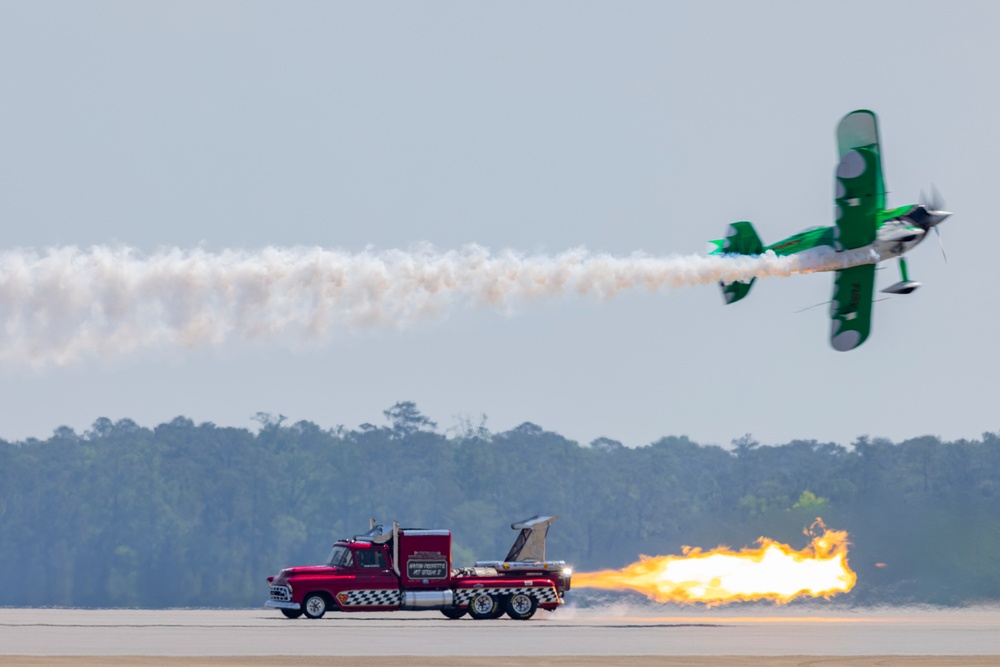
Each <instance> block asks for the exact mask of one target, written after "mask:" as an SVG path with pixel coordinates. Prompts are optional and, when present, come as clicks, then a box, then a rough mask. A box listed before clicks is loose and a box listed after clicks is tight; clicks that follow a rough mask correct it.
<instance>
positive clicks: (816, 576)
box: [573, 519, 858, 606]
mask: <svg viewBox="0 0 1000 667" xmlns="http://www.w3.org/2000/svg"><path fill="white" fill-rule="evenodd" d="M818 530H822V531H823V533H822V534H817V532H818ZM804 532H805V534H806V535H808V536H810V537H812V541H811V542H810V543H809V545H808V546H806V547H805V548H804V549H802V550H801V551H796V550H795V549H792V548H791V547H790V546H788V545H787V544H781V543H780V542H775V541H774V540H772V539H769V538H766V537H761V538H760V539H759V540H757V543H758V544H759V545H760V546H758V547H757V548H755V549H751V548H745V549H741V550H739V551H733V550H732V549H729V548H728V547H722V546H720V547H717V548H715V549H712V550H711V551H702V550H701V549H699V548H691V547H684V548H683V554H684V555H682V556H656V557H655V558H650V557H649V556H640V560H639V562H637V563H632V564H631V565H629V566H627V567H625V568H623V569H621V570H602V571H600V572H577V573H574V574H573V587H574V588H603V589H611V590H623V589H628V590H634V591H638V592H640V593H643V594H644V595H646V596H648V597H650V598H652V599H654V600H656V601H657V602H705V603H707V604H708V605H709V606H711V605H717V604H725V603H727V602H738V601H746V600H773V601H775V602H777V603H779V604H780V603H783V602H788V601H789V600H792V599H794V598H797V597H801V596H810V597H829V596H831V595H836V594H837V593H846V592H847V591H849V590H851V589H852V588H854V584H855V582H856V581H857V579H858V575H857V574H855V573H854V571H853V570H851V568H850V566H849V565H848V563H847V545H848V544H849V543H848V541H847V532H846V531H842V530H828V529H827V528H826V526H825V525H823V522H822V520H820V519H817V520H816V522H815V523H814V524H813V525H812V526H811V527H809V528H807V529H806V530H805V531H804Z"/></svg>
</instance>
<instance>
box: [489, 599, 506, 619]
mask: <svg viewBox="0 0 1000 667" xmlns="http://www.w3.org/2000/svg"><path fill="white" fill-rule="evenodd" d="M505 609H507V603H506V602H505V601H504V599H503V598H500V599H498V600H497V607H496V609H494V610H493V613H492V614H490V618H500V617H501V616H503V612H504V610H505Z"/></svg>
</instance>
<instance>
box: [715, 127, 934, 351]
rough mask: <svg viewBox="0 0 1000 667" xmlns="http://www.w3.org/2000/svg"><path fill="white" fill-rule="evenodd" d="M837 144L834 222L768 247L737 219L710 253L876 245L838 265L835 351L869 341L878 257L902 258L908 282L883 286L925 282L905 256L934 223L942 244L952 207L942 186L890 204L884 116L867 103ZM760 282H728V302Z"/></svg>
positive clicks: (905, 289)
mask: <svg viewBox="0 0 1000 667" xmlns="http://www.w3.org/2000/svg"><path fill="white" fill-rule="evenodd" d="M837 150H838V152H839V154H840V163H839V164H838V165H837V172H836V179H835V183H836V185H835V188H836V194H835V196H834V202H835V206H834V215H835V217H836V223H835V224H834V226H832V227H815V228H813V229H808V230H806V231H804V232H800V233H799V234H796V235H794V236H790V237H788V238H787V239H784V240H782V241H778V242H777V243H775V244H773V245H769V246H765V245H763V244H762V243H761V241H760V237H758V236H757V232H756V231H754V228H753V225H752V224H750V223H749V222H746V221H743V222H734V223H733V224H732V225H730V226H729V230H728V233H727V235H726V238H724V239H720V240H718V241H711V243H712V244H714V248H713V249H712V250H711V252H710V254H713V255H724V254H739V255H760V254H762V253H764V252H767V251H768V250H770V251H773V252H774V254H776V255H791V254H794V253H799V252H803V251H805V250H811V249H813V248H822V247H827V248H831V249H832V250H834V251H836V252H844V251H847V250H851V251H855V250H862V251H864V250H870V251H871V252H868V253H865V252H855V253H852V256H854V257H858V258H859V259H858V261H857V263H853V264H849V265H848V266H847V268H841V269H839V270H837V271H836V276H835V278H834V288H833V301H832V302H831V306H830V317H831V318H832V320H833V322H832V329H831V331H830V344H831V345H832V346H833V348H834V349H835V350H840V351H847V350H853V349H854V348H856V347H858V346H859V345H861V344H862V343H864V342H865V339H867V338H868V333H869V331H870V330H871V314H872V296H873V292H874V290H875V265H876V263H877V262H879V261H882V260H885V259H891V258H893V257H898V258H899V268H900V272H901V273H902V280H901V281H900V282H898V283H896V284H894V285H892V286H890V287H887V288H886V289H884V290H882V291H883V292H887V293H889V294H909V293H910V292H912V291H913V290H915V289H917V288H918V287H920V283H918V282H914V281H911V280H910V278H909V275H908V274H907V270H906V260H905V259H904V258H903V255H904V254H905V253H906V252H908V251H909V250H911V249H912V248H914V247H915V246H916V245H918V244H919V243H920V242H921V241H923V240H924V239H925V238H927V235H928V233H929V232H930V231H931V229H933V230H934V231H935V233H937V234H938V235H939V237H938V241H939V242H940V233H941V232H940V230H938V228H937V226H938V225H939V224H941V223H942V222H944V220H945V219H946V218H947V217H948V216H950V215H951V213H949V212H948V211H944V210H942V208H943V206H944V204H943V202H941V197H940V195H939V194H938V193H937V190H934V194H933V196H932V198H931V200H930V201H926V202H925V201H921V203H920V204H909V205H906V206H900V207H898V208H890V209H887V208H886V207H885V181H884V180H883V179H882V160H881V150H880V148H879V141H878V121H877V119H876V117H875V114H874V113H872V112H871V111H867V110H864V109H861V110H858V111H852V112H851V113H849V114H847V115H846V116H844V118H843V119H842V120H841V121H840V125H838V126H837ZM921 200H923V196H921ZM943 252H944V249H943V248H942V253H943ZM754 280H756V279H755V278H752V279H750V280H749V281H748V282H732V283H721V286H722V293H723V296H724V297H725V299H726V303H727V304H729V303H735V302H737V301H739V300H740V299H742V298H743V297H745V296H746V295H747V294H748V293H749V292H750V288H751V287H752V286H753V283H754Z"/></svg>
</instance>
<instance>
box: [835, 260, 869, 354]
mask: <svg viewBox="0 0 1000 667" xmlns="http://www.w3.org/2000/svg"><path fill="white" fill-rule="evenodd" d="M874 292H875V265H874V264H862V265H861V266H852V267H851V268H849V269H841V270H840V271H837V275H836V278H834V281H833V302H832V303H831V305H830V317H831V319H832V322H831V325H832V326H831V329H830V345H832V346H833V349H835V350H838V351H840V352H846V351H848V350H853V349H854V348H856V347H857V346H859V345H861V344H862V343H864V342H865V339H866V338H868V333H869V332H870V331H871V327H872V295H873V294H874Z"/></svg>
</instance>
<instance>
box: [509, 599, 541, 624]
mask: <svg viewBox="0 0 1000 667" xmlns="http://www.w3.org/2000/svg"><path fill="white" fill-rule="evenodd" d="M536 609H538V601H537V600H535V598H533V597H532V596H530V595H528V594H527V593H515V594H514V595H511V596H510V599H509V600H507V615H508V616H510V617H511V618H513V619H514V620H515V621H527V620H528V619H529V618H531V617H532V616H534V615H535V610H536Z"/></svg>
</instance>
